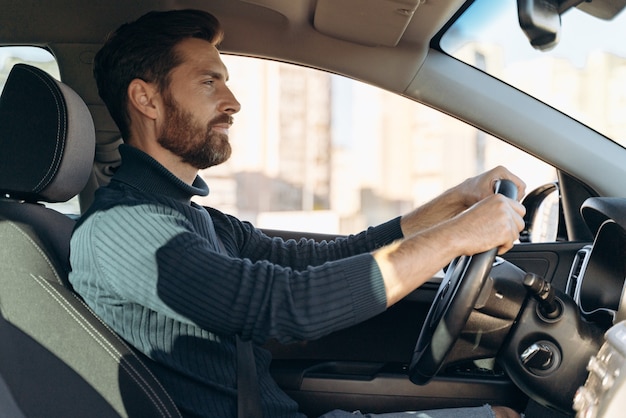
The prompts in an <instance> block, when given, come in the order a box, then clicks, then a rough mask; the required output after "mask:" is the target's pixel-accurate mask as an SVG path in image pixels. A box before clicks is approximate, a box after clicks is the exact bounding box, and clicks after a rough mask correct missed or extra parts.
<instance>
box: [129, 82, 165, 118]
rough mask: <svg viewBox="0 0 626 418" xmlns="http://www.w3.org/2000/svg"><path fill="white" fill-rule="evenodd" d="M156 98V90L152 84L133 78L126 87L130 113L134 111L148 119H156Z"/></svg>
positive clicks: (157, 104)
mask: <svg viewBox="0 0 626 418" xmlns="http://www.w3.org/2000/svg"><path fill="white" fill-rule="evenodd" d="M156 97H158V95H157V89H156V86H155V85H154V84H152V83H147V82H145V81H143V80H141V79H139V78H135V79H134V80H132V81H131V82H130V84H129V85H128V105H129V107H130V109H129V111H130V112H131V113H132V110H133V109H135V110H136V111H138V112H140V113H141V114H143V115H144V116H146V117H148V118H150V119H156V118H157V115H158V114H159V112H158V106H159V103H158V101H157V100H155V98H156Z"/></svg>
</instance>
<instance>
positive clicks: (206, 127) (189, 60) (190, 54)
mask: <svg viewBox="0 0 626 418" xmlns="http://www.w3.org/2000/svg"><path fill="white" fill-rule="evenodd" d="M177 51H178V53H179V54H181V56H182V58H183V61H182V63H181V64H180V65H179V66H177V67H176V68H174V69H173V70H172V72H171V73H170V84H169V87H168V88H167V90H166V91H163V92H162V98H163V105H164V119H163V123H162V125H161V129H160V134H159V137H158V142H159V144H160V145H161V146H162V147H163V148H166V149H167V150H169V151H171V152H172V153H174V154H175V155H177V156H179V157H180V158H181V159H182V161H183V162H185V163H188V164H190V165H191V166H193V167H194V168H196V169H199V170H200V169H204V168H208V167H211V166H214V165H217V164H221V163H223V162H224V161H226V160H227V159H228V158H229V157H230V153H231V146H230V143H229V141H228V128H229V127H230V125H231V124H232V122H233V118H232V115H233V114H234V113H237V112H238V111H239V108H240V105H239V103H238V102H237V100H236V99H235V97H234V96H233V94H232V92H231V91H230V89H229V88H228V87H227V86H226V80H227V79H228V73H227V71H226V67H225V66H224V64H223V63H222V60H221V59H220V56H219V53H218V51H217V49H216V48H215V47H214V46H212V45H211V44H210V43H208V42H206V41H204V40H200V39H187V40H185V41H183V42H181V43H180V44H179V45H178V46H177Z"/></svg>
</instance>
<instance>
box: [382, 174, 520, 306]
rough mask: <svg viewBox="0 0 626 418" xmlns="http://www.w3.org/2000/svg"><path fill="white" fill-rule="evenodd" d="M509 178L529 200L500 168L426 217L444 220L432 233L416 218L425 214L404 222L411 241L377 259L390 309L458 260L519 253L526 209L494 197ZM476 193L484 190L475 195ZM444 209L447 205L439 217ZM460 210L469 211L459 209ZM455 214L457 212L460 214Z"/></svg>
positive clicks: (391, 247) (450, 194)
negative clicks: (499, 184)
mask: <svg viewBox="0 0 626 418" xmlns="http://www.w3.org/2000/svg"><path fill="white" fill-rule="evenodd" d="M504 178H506V179H509V180H511V181H513V182H514V183H515V184H516V186H517V188H518V190H519V191H520V195H523V193H524V189H525V185H524V182H522V181H521V180H519V179H518V178H517V177H516V176H514V175H513V174H511V173H510V172H508V170H506V169H504V168H503V167H497V168H495V169H493V170H490V171H488V172H487V173H485V174H482V175H480V176H477V177H473V178H471V179H468V180H466V181H465V182H463V183H461V184H460V185H459V186H457V187H455V188H453V189H450V190H449V191H448V192H446V193H444V195H442V197H440V198H438V199H439V200H437V199H435V201H433V202H431V204H429V205H431V206H427V207H426V209H425V210H424V211H425V212H421V213H426V214H431V219H430V220H431V221H432V220H433V219H436V218H438V222H434V223H433V226H430V227H426V226H425V225H424V224H420V223H419V222H417V219H413V218H412V216H417V215H419V214H420V212H419V211H416V212H413V213H412V214H409V215H406V216H405V217H403V219H402V229H403V231H404V232H405V237H406V238H405V239H404V240H402V241H399V242H396V243H394V244H391V245H388V246H386V247H383V248H381V249H379V250H377V251H375V252H374V253H372V255H373V256H374V258H375V260H376V262H377V263H378V266H379V268H380V270H381V273H382V276H383V280H384V282H385V289H386V291H387V306H391V305H393V304H394V303H396V302H397V301H399V300H400V299H402V298H403V297H405V296H406V295H407V294H409V293H410V292H412V291H413V290H415V289H416V288H418V287H419V286H421V285H422V284H423V283H424V282H425V281H426V280H428V279H430V278H431V277H432V276H433V275H434V274H435V273H437V272H438V271H439V270H440V269H442V268H443V267H445V266H446V265H447V264H448V263H449V262H450V261H451V260H452V259H454V258H455V257H458V256H461V255H473V254H478V253H481V252H484V251H488V250H490V249H492V248H498V253H499V254H502V253H504V252H506V251H508V250H509V249H511V247H513V244H514V243H515V241H516V240H517V239H518V237H519V232H520V231H521V230H522V229H523V228H524V219H523V217H524V214H525V212H526V209H525V208H524V206H523V205H522V204H520V203H519V202H517V201H515V200H512V199H509V198H507V197H505V196H503V195H500V194H494V190H493V187H494V185H495V182H496V181H497V180H501V179H504ZM473 187H476V188H478V189H480V190H479V191H477V192H476V193H471V190H472V188H473ZM483 196H484V197H483ZM481 197H483V198H482V199H481ZM461 201H463V202H464V203H462V204H461V203H460V202H461ZM472 201H475V202H474V203H473V204H472V205H471V207H469V209H467V208H465V206H464V205H466V204H467V202H472ZM438 204H439V205H442V206H441V207H440V210H439V212H437V209H436V208H437V206H438ZM455 205H458V206H455ZM459 206H461V207H463V209H458V207H459ZM452 208H457V209H455V210H456V213H453V212H454V210H453V209H452ZM442 212H445V213H446V214H450V213H452V217H451V218H449V217H448V218H446V219H442V218H443V216H442ZM407 233H408V234H407Z"/></svg>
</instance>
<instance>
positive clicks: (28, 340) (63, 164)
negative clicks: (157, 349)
mask: <svg viewBox="0 0 626 418" xmlns="http://www.w3.org/2000/svg"><path fill="white" fill-rule="evenodd" d="M94 151H95V132H94V127H93V121H92V119H91V115H90V113H89V110H88V108H87V106H86V105H85V103H84V102H83V101H82V99H81V98H80V97H79V96H78V95H77V94H76V93H75V92H74V91H73V90H72V89H71V88H69V87H68V86H66V85H64V84H63V83H61V82H59V81H57V80H55V79H54V78H53V77H51V76H49V75H48V74H47V73H45V72H43V71H41V70H39V69H37V68H34V67H31V66H28V65H24V64H18V65H16V66H14V67H13V69H12V71H11V73H10V74H9V77H8V79H7V82H6V85H5V87H4V90H3V91H2V96H0V383H2V385H0V389H1V391H0V411H6V410H10V411H13V414H15V415H16V416H20V415H19V414H21V415H22V416H24V417H26V418H29V417H35V416H37V417H39V416H46V417H70V418H71V417H86V416H94V417H95V416H97V417H120V416H121V417H180V416H181V415H180V413H179V411H178V410H177V409H176V407H175V405H174V403H173V401H172V400H171V398H170V397H169V395H168V394H167V393H166V391H165V390H164V389H163V387H162V386H161V385H160V383H159V382H158V381H157V379H156V378H155V377H154V376H153V374H152V373H151V372H150V370H149V369H148V368H147V367H146V365H145V363H144V360H143V359H142V358H140V357H139V356H138V355H137V354H136V353H135V352H134V351H133V350H132V349H131V348H130V347H129V346H128V345H127V344H126V343H125V342H124V341H123V340H121V339H120V338H119V337H118V336H117V335H116V334H115V333H114V332H113V331H111V330H110V329H109V328H108V327H107V326H106V325H105V324H104V323H102V322H101V321H100V320H99V319H98V318H97V317H96V316H95V315H94V314H93V313H92V311H91V310H90V309H89V308H88V307H87V306H86V305H85V304H84V303H83V301H82V300H81V299H80V297H78V296H77V295H76V294H75V293H74V292H73V291H72V290H71V288H70V286H69V284H68V281H67V274H68V272H69V269H70V266H69V241H70V236H71V233H72V229H73V227H74V223H75V222H74V220H72V219H71V218H69V217H68V216H65V215H63V214H61V213H59V212H56V211H54V210H52V209H48V208H46V207H45V206H43V205H42V204H41V203H40V202H62V201H66V200H68V199H69V198H71V197H73V196H74V195H76V194H78V192H80V190H81V189H82V188H83V187H84V186H85V184H86V182H87V180H88V179H89V176H90V174H91V170H92V164H93V157H94ZM7 408H10V409H7ZM0 416H2V413H0Z"/></svg>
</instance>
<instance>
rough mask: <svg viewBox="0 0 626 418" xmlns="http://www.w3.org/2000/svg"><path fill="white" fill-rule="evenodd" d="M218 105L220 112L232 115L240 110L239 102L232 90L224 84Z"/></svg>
mask: <svg viewBox="0 0 626 418" xmlns="http://www.w3.org/2000/svg"><path fill="white" fill-rule="evenodd" d="M220 107H221V109H220V110H221V111H222V112H224V113H227V114H229V115H234V114H235V113H237V112H239V110H241V104H240V103H239V101H237V98H236V97H235V95H234V94H233V92H232V91H231V90H230V89H229V88H228V87H226V86H224V97H223V100H222V103H221V106H220Z"/></svg>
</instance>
